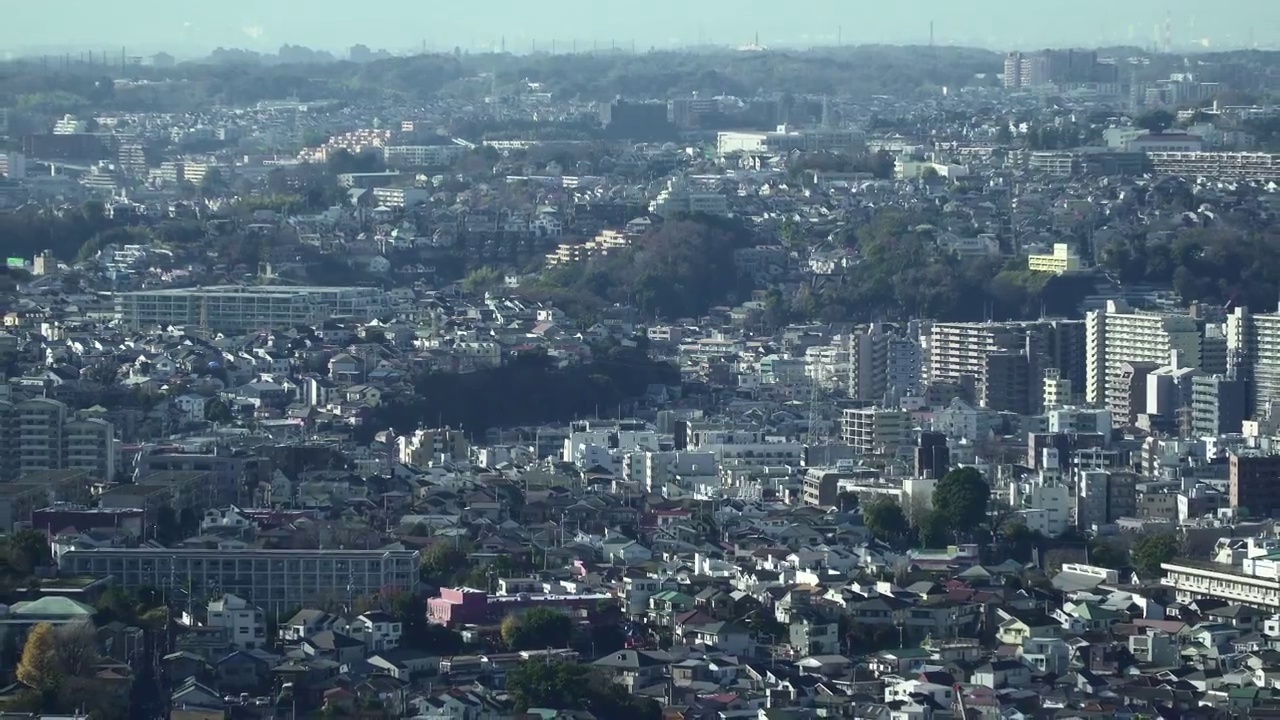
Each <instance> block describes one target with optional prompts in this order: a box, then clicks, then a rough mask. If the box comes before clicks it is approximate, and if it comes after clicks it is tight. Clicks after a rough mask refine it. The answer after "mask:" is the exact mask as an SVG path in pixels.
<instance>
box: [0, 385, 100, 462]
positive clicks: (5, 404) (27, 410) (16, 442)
mask: <svg viewBox="0 0 1280 720" xmlns="http://www.w3.org/2000/svg"><path fill="white" fill-rule="evenodd" d="M118 454H119V446H118V443H117V442H116V439H115V429H114V428H113V427H112V425H111V423H109V422H107V421H106V420H102V419H100V418H78V417H75V416H71V415H69V413H68V410H67V406H66V405H65V404H63V403H62V402H60V401H58V400H52V399H49V398H32V399H30V400H24V401H22V402H17V403H15V402H10V401H7V400H0V482H12V481H14V480H15V479H16V478H18V477H21V476H22V475H23V474H24V473H29V472H35V471H40V470H64V469H66V470H83V471H86V472H89V473H91V474H92V475H93V476H94V477H95V478H98V479H102V480H111V479H113V478H114V477H115V474H116V468H117V456H118Z"/></svg>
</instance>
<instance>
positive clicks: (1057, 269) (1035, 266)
mask: <svg viewBox="0 0 1280 720" xmlns="http://www.w3.org/2000/svg"><path fill="white" fill-rule="evenodd" d="M1027 269H1028V270H1030V271H1032V272H1042V273H1052V274H1054V275H1067V274H1070V273H1077V272H1080V271H1081V270H1083V269H1084V264H1083V263H1082V262H1081V260H1080V254H1079V253H1078V252H1076V249H1075V248H1074V247H1073V246H1071V245H1069V244H1067V243H1054V244H1053V250H1052V251H1051V252H1049V253H1046V254H1035V253H1033V254H1030V255H1028V256H1027Z"/></svg>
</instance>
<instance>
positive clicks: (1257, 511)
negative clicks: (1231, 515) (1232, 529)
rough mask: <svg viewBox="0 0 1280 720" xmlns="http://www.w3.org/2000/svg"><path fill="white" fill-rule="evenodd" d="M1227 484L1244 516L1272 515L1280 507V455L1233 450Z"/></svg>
mask: <svg viewBox="0 0 1280 720" xmlns="http://www.w3.org/2000/svg"><path fill="white" fill-rule="evenodd" d="M1227 487H1228V495H1229V497H1230V500H1231V508H1232V509H1233V510H1235V511H1237V512H1238V513H1239V514H1240V515H1241V517H1252V518H1270V517H1271V516H1272V514H1273V513H1274V512H1275V511H1276V510H1280V455H1240V454H1237V453H1232V454H1231V459H1230V465H1229V470H1228V475H1227Z"/></svg>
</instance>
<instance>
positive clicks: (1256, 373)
mask: <svg viewBox="0 0 1280 720" xmlns="http://www.w3.org/2000/svg"><path fill="white" fill-rule="evenodd" d="M1227 366H1228V372H1229V373H1230V374H1231V375H1232V376H1234V377H1235V378H1236V379H1238V380H1243V381H1245V382H1246V383H1247V384H1248V386H1249V396H1248V403H1247V407H1246V408H1245V412H1246V413H1247V414H1248V417H1251V418H1256V417H1258V416H1259V415H1262V414H1264V413H1265V412H1266V411H1267V408H1269V407H1270V405H1271V403H1273V402H1276V401H1280V313H1265V314H1254V313H1251V312H1249V310H1248V309H1247V308H1243V307H1238V308H1236V309H1235V310H1234V311H1233V312H1232V313H1231V314H1230V315H1228V316H1227ZM1237 432H1238V430H1237Z"/></svg>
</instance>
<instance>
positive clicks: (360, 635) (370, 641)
mask: <svg viewBox="0 0 1280 720" xmlns="http://www.w3.org/2000/svg"><path fill="white" fill-rule="evenodd" d="M348 632H349V633H350V634H351V636H352V637H354V638H355V639H357V640H359V641H361V642H363V643H364V644H365V647H367V648H369V650H370V651H371V652H383V651H386V650H395V649H396V648H398V647H400V637H401V635H403V633H404V627H403V625H402V624H401V623H400V622H399V621H397V620H396V619H395V618H394V617H392V616H391V615H388V614H387V613H384V612H381V611H372V612H367V613H364V614H363V615H360V616H359V617H357V618H356V619H355V620H352V621H351V625H349V626H348Z"/></svg>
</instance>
